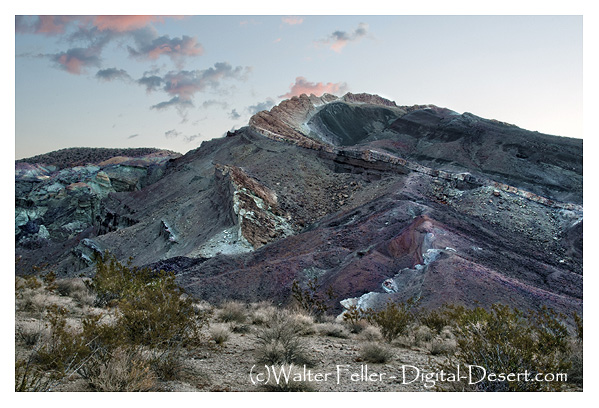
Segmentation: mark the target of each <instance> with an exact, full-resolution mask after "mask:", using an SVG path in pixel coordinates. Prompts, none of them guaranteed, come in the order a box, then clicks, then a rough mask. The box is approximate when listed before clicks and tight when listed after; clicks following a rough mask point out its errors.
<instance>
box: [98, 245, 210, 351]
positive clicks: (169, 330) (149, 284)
mask: <svg viewBox="0 0 599 408" xmlns="http://www.w3.org/2000/svg"><path fill="white" fill-rule="evenodd" d="M91 287H92V288H93V290H94V291H95V292H96V293H97V298H98V302H99V303H100V304H109V303H110V304H113V305H116V306H118V308H117V323H116V325H117V326H118V327H119V328H120V335H121V336H123V337H124V339H125V340H126V341H127V343H129V344H140V345H145V346H153V347H171V346H173V345H174V344H179V343H189V342H193V341H194V340H196V339H197V338H198V329H199V328H200V327H201V325H202V324H203V322H204V320H205V319H206V316H204V315H198V313H197V309H196V308H195V307H194V305H193V303H192V301H191V299H190V298H187V297H185V296H184V293H183V292H182V290H181V289H180V288H179V286H177V284H176V283H175V276H174V274H172V273H167V272H164V271H160V272H155V271H152V270H151V269H149V268H136V267H131V265H130V263H129V264H125V265H123V264H121V263H120V262H118V261H117V260H116V258H114V257H113V256H110V255H108V254H107V255H106V256H105V260H100V261H99V262H98V264H97V268H96V275H95V276H94V278H93V279H92V282H91Z"/></svg>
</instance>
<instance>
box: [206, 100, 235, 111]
mask: <svg viewBox="0 0 599 408" xmlns="http://www.w3.org/2000/svg"><path fill="white" fill-rule="evenodd" d="M213 106H218V107H220V108H221V109H227V108H228V107H229V104H228V103H227V102H225V101H217V100H216V99H208V100H207V101H204V102H202V108H204V109H208V108H211V107H213Z"/></svg>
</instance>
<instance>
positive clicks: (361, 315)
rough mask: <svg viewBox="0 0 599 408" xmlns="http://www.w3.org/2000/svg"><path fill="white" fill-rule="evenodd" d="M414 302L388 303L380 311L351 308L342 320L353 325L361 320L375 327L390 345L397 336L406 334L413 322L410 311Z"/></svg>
mask: <svg viewBox="0 0 599 408" xmlns="http://www.w3.org/2000/svg"><path fill="white" fill-rule="evenodd" d="M415 305H416V301H414V300H413V299H408V300H407V301H406V302H403V303H395V302H389V303H387V305H386V307H385V308H384V309H381V310H374V309H366V310H362V309H360V308H358V307H355V306H352V307H351V308H350V309H349V310H348V311H347V312H346V313H345V315H344V320H345V321H346V322H348V323H349V324H355V323H356V322H358V321H360V320H361V319H366V320H367V321H368V322H369V323H371V324H373V325H375V326H377V327H378V328H379V329H380V331H381V334H382V336H383V338H384V339H385V340H386V341H388V342H389V343H391V342H392V341H393V340H395V339H396V338H397V337H398V336H401V335H404V334H406V333H407V331H408V328H409V325H410V324H411V323H412V322H413V321H414V320H415V317H414V313H413V311H412V309H413V308H414V307H415Z"/></svg>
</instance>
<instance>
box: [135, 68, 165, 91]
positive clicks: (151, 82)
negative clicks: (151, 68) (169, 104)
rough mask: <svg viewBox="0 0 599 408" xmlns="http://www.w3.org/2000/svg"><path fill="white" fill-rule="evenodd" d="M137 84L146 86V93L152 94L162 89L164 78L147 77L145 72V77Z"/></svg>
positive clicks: (156, 76)
mask: <svg viewBox="0 0 599 408" xmlns="http://www.w3.org/2000/svg"><path fill="white" fill-rule="evenodd" d="M136 82H137V83H138V84H140V85H143V86H145V87H146V92H152V91H156V90H158V89H160V87H161V86H162V82H163V81H162V78H161V77H159V76H158V75H150V76H146V73H145V72H144V76H143V77H141V78H139V79H138V80H137V81H136Z"/></svg>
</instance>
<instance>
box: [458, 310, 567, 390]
mask: <svg viewBox="0 0 599 408" xmlns="http://www.w3.org/2000/svg"><path fill="white" fill-rule="evenodd" d="M449 311H450V313H449V314H450V315H451V316H452V317H453V320H454V322H453V324H454V326H455V329H454V330H455V331H454V333H455V334H456V338H457V350H456V353H455V356H454V357H455V358H454V359H453V360H454V362H453V366H454V367H455V364H456V363H457V364H460V365H464V366H466V365H478V366H482V367H484V368H485V369H486V370H487V372H488V373H523V372H525V371H528V372H529V373H530V375H531V376H534V375H535V374H536V373H565V372H567V371H568V369H569V368H570V366H571V363H570V362H569V361H568V359H567V355H568V354H569V351H570V350H569V337H568V330H567V328H566V326H564V324H563V323H562V322H561V321H560V316H559V315H558V314H556V313H555V312H553V311H551V310H549V309H542V310H541V311H539V312H529V313H523V312H521V311H519V310H517V309H512V308H509V307H507V306H503V305H493V306H492V307H491V309H490V310H485V309H482V308H475V309H466V308H464V307H452V308H450V309H449ZM475 387H476V389H477V390H479V391H536V390H548V389H549V390H552V389H559V387H561V384H560V383H557V382H553V383H552V382H536V381H511V382H509V381H489V380H488V379H487V378H485V379H484V380H482V381H481V382H479V383H478V384H476V385H475Z"/></svg>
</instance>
